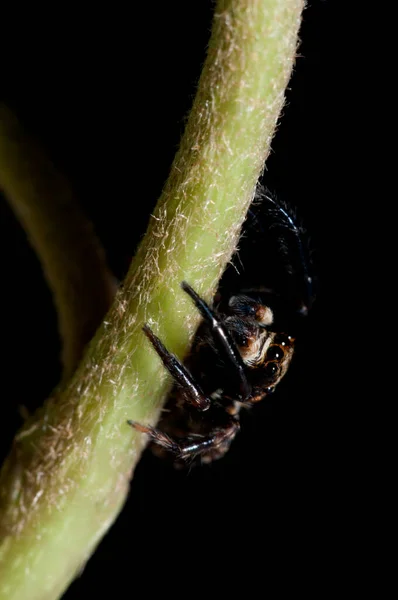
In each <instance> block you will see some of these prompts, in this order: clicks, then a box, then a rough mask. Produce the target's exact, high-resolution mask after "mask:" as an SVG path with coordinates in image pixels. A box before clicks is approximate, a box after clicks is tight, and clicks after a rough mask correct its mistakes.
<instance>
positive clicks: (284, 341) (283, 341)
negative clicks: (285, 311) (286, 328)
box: [274, 333, 294, 347]
mask: <svg viewBox="0 0 398 600" xmlns="http://www.w3.org/2000/svg"><path fill="white" fill-rule="evenodd" d="M274 341H275V343H276V344H278V345H280V346H284V347H286V346H291V345H292V344H293V342H294V340H293V338H292V336H291V335H285V334H284V333H279V334H278V335H277V336H276V337H275V338H274Z"/></svg>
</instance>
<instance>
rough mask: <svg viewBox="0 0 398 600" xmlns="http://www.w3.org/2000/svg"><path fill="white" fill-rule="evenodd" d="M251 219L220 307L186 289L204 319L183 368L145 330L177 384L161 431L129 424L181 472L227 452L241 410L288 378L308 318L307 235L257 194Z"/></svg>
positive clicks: (221, 293)
mask: <svg viewBox="0 0 398 600" xmlns="http://www.w3.org/2000/svg"><path fill="white" fill-rule="evenodd" d="M249 219H250V221H251V222H252V224H251V234H250V236H248V237H246V238H243V241H242V240H241V249H240V251H239V260H240V262H241V273H238V271H239V269H238V271H237V270H236V269H231V268H229V269H227V271H226V273H225V275H224V276H223V278H222V280H221V283H220V287H219V290H218V292H217V294H216V297H215V303H216V304H217V309H215V308H211V307H210V306H209V305H208V304H207V303H206V302H205V301H204V300H203V299H202V298H201V297H200V296H199V295H198V294H197V293H196V292H195V291H194V290H193V289H192V287H191V286H190V285H189V284H188V283H186V282H183V283H182V284H181V287H182V289H183V290H184V291H185V292H186V293H187V294H188V295H189V296H190V297H191V298H192V300H193V302H194V303H195V305H196V307H197V308H198V310H199V311H200V313H201V315H202V317H203V322H202V324H201V325H200V327H199V330H198V332H197V334H196V337H195V340H194V343H193V346H192V349H191V352H190V354H189V356H188V357H187V359H186V360H185V362H184V364H183V363H182V362H180V361H179V360H178V359H177V358H176V357H175V356H174V355H173V354H171V353H170V352H168V350H167V349H166V348H165V346H164V345H163V344H162V342H161V341H160V339H159V338H158V337H157V336H156V335H155V334H154V333H153V331H152V330H151V329H150V328H149V327H148V325H145V326H144V328H143V330H144V333H145V335H146V336H147V337H148V339H149V340H150V342H151V344H152V345H153V347H154V348H155V350H156V352H157V353H158V354H159V356H160V358H161V360H162V361H163V364H164V365H165V367H166V368H167V370H168V371H169V372H170V374H171V375H172V376H173V378H174V381H175V386H174V388H173V391H172V393H171V394H170V397H169V400H168V404H167V406H166V410H165V411H164V412H163V416H162V418H161V420H160V422H159V429H154V428H153V427H150V426H148V425H142V424H139V423H136V422H134V421H128V423H129V424H130V425H131V426H132V427H133V428H134V429H136V430H137V431H140V432H142V433H146V434H147V435H149V436H150V438H151V440H152V449H153V450H154V452H155V453H156V454H158V455H161V456H167V455H168V456H172V457H173V459H174V463H175V465H176V466H178V465H181V464H186V463H187V462H192V460H193V459H197V458H199V459H200V461H201V462H211V461H212V460H214V459H217V458H221V457H222V456H223V455H224V454H225V453H226V452H227V450H228V449H229V447H230V444H231V442H232V440H233V439H234V437H235V435H236V434H237V432H238V431H239V412H240V410H241V408H242V407H244V406H245V405H246V406H250V405H253V404H255V403H257V402H259V401H260V400H262V399H263V398H265V397H266V396H267V395H269V394H271V393H272V392H273V391H274V389H275V387H276V386H277V384H278V383H279V382H280V380H281V379H282V377H283V376H284V375H285V374H286V372H287V370H288V367H289V364H290V362H291V360H292V356H293V352H294V342H295V334H294V336H293V334H292V331H291V329H286V327H288V328H289V326H290V327H291V328H293V329H297V326H296V328H295V327H294V325H293V324H294V323H295V322H296V321H297V320H300V317H302V316H306V315H307V313H308V310H309V308H310V306H311V304H312V301H313V297H314V292H313V281H312V277H311V275H310V260H309V257H308V252H307V247H306V244H305V242H304V231H303V229H302V228H301V227H299V226H298V225H297V224H296V218H295V216H294V215H293V213H292V211H291V210H290V209H288V207H287V206H286V205H285V204H283V203H281V202H278V201H276V200H275V199H274V198H272V197H271V196H270V195H268V194H264V193H263V192H262V191H260V193H258V194H257V197H256V200H255V202H254V203H253V207H252V209H251V210H250V211H249ZM264 228H265V229H266V230H267V235H266V236H264V233H265V229H264ZM253 229H254V230H256V235H255V236H254V238H253ZM275 242H276V248H277V252H276V253H275V251H274V252H273V255H274V257H275V254H276V255H277V260H276V258H274V260H273V261H272V264H276V265H278V267H277V268H276V269H272V268H270V269H269V271H270V273H271V274H272V271H274V273H273V275H271V280H272V284H271V285H272V287H271V288H270V287H264V285H263V279H264V276H263V273H262V270H260V269H259V267H258V260H263V261H264V257H266V256H267V254H268V255H272V253H270V252H269V250H270V248H268V246H272V245H273V244H274V245H275ZM274 250H275V247H274ZM255 258H257V259H258V260H257V261H254V260H253V259H255ZM253 265H254V268H252V267H253ZM281 265H283V269H282V270H281V271H282V273H283V276H282V277H280V276H279V275H278V272H279V268H280V266H281ZM276 290H278V292H277V291H276ZM278 313H279V314H280V316H279V318H277V319H276V318H275V317H274V314H278ZM285 331H289V333H284V332H285Z"/></svg>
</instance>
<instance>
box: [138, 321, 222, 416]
mask: <svg viewBox="0 0 398 600" xmlns="http://www.w3.org/2000/svg"><path fill="white" fill-rule="evenodd" d="M143 331H144V333H145V335H146V336H147V338H148V339H149V341H150V342H151V344H152V346H153V347H154V348H155V350H156V352H157V353H158V355H159V356H160V358H161V360H162V362H163V364H164V366H165V367H166V369H167V370H168V371H169V373H170V375H172V377H173V378H174V380H175V382H176V383H178V384H179V385H180V386H181V389H182V391H183V394H184V398H185V399H186V400H187V402H189V403H190V404H192V406H194V407H195V408H197V409H198V410H200V411H205V410H208V409H209V408H210V404H211V400H210V398H208V397H207V396H206V395H205V394H204V392H203V391H202V389H201V387H200V385H199V384H198V383H197V382H196V381H195V379H194V378H193V377H192V375H191V373H190V372H189V371H188V369H187V368H186V367H185V366H184V365H183V364H182V362H180V361H179V360H178V358H177V357H176V356H174V354H171V352H169V351H168V350H167V348H166V347H165V346H164V345H163V344H162V342H161V341H160V339H159V338H158V337H157V336H156V335H155V334H154V333H153V331H152V330H151V329H150V327H148V325H144V327H143Z"/></svg>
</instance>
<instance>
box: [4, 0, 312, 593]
mask: <svg viewBox="0 0 398 600" xmlns="http://www.w3.org/2000/svg"><path fill="white" fill-rule="evenodd" d="M302 8H303V2H302V1H299V0H257V1H254V0H252V1H249V0H229V1H227V0H221V1H219V2H218V4H217V7H216V14H215V18H214V26H213V32H212V37H211V41H210V46H209V52H208V57H207V60H206V63H205V66H204V70H203V74H202V76H201V79H200V83H199V89H198V93H197V97H196V99H195V102H194V106H193V109H192V112H191V115H190V117H189V121H188V124H187V127H186V131H185V134H184V137H183V139H182V142H181V147H180V150H179V152H178V154H177V156H176V159H175V162H174V164H173V166H172V169H171V174H170V178H169V180H168V182H167V184H166V186H165V189H164V192H163V194H162V196H161V198H160V200H159V202H158V205H157V207H156V210H155V212H154V214H153V216H152V218H151V220H150V224H149V228H148V232H147V234H146V237H145V238H144V240H143V243H142V244H141V246H140V248H139V251H138V253H137V255H136V257H135V259H134V260H133V263H132V266H131V269H130V271H129V274H128V276H127V278H126V281H125V283H124V285H123V287H122V288H121V289H120V291H119V293H118V294H117V297H116V301H115V302H114V304H113V306H112V308H111V310H110V312H109V313H108V315H107V317H106V319H105V321H104V323H103V325H102V326H101V328H100V330H99V331H98V332H97V334H96V336H95V338H94V339H93V341H92V343H91V344H90V346H89V348H88V350H87V353H86V354H85V357H84V360H83V361H82V363H81V365H80V366H79V368H78V370H77V372H76V373H75V375H74V377H73V379H72V381H71V382H70V384H69V385H68V386H67V387H66V388H65V389H64V390H62V391H61V392H60V393H59V394H58V397H57V398H55V399H51V400H49V401H48V402H47V403H46V405H45V407H44V409H43V411H42V412H41V413H40V415H38V416H36V417H35V419H34V420H32V422H30V423H27V425H26V427H25V429H24V430H23V431H22V432H21V433H20V434H19V436H18V437H17V439H16V442H15V444H14V447H13V450H12V453H11V456H10V457H9V459H8V461H7V463H6V466H5V468H4V470H3V474H2V478H1V481H0V493H1V499H2V505H3V507H2V516H1V519H0V531H1V536H2V538H3V540H2V545H1V547H0V548H1V549H0V557H1V558H0V560H1V559H2V563H1V567H0V581H1V583H0V598H1V599H3V598H4V599H6V598H7V599H13V600H14V599H15V600H16V599H17V598H18V600H24V599H25V598H29V599H31V600H36V599H37V600H38V599H40V600H47V599H53V598H56V597H59V595H60V594H61V593H62V591H63V590H64V589H65V588H66V586H67V585H68V583H69V582H70V581H71V579H73V577H74V576H75V575H76V573H77V572H78V571H79V570H80V569H81V567H82V565H83V564H84V562H85V561H86V560H87V559H88V557H89V556H90V554H91V553H92V551H93V549H94V548H95V546H96V545H97V544H98V542H99V540H100V539H101V537H102V536H103V534H104V533H105V532H106V531H107V529H108V528H109V526H110V525H111V523H112V522H113V521H114V519H115V518H116V516H117V514H118V512H119V510H120V508H121V507H122V505H123V503H124V500H125V497H126V493H127V491H128V486H129V481H130V478H131V475H132V471H133V469H134V466H135V464H136V463H137V461H138V459H139V456H140V453H141V450H142V448H143V445H144V444H145V441H146V440H145V439H144V438H145V436H143V435H142V434H137V433H135V432H133V431H131V430H130V429H129V427H128V426H127V425H126V420H127V419H129V418H130V419H133V420H136V421H140V422H143V423H150V424H154V423H155V422H156V420H157V417H158V414H159V410H160V408H161V406H162V403H163V401H164V398H165V394H166V393H167V391H168V390H169V388H170V384H171V382H170V378H169V376H168V375H167V373H166V372H165V370H164V369H163V368H162V365H161V363H160V360H159V358H158V357H157V355H156V354H155V352H154V351H153V350H152V349H151V347H150V345H149V344H148V341H147V339H146V338H145V336H144V335H143V333H142V330H141V328H142V325H143V323H144V322H147V323H149V324H150V325H151V327H152V328H153V329H154V331H155V333H157V334H158V335H159V336H160V337H161V338H162V339H163V340H164V342H165V344H166V345H167V347H168V348H170V350H171V351H172V352H174V353H176V354H177V355H178V356H182V355H183V354H184V353H185V352H186V351H187V348H188V346H189V342H190V341H191V340H192V336H193V334H194V331H195V328H196V326H197V324H198V320H199V317H198V315H197V311H195V310H194V308H193V306H192V303H191V301H190V300H189V298H186V297H185V294H184V293H183V292H182V291H181V288H180V282H181V281H182V280H184V279H185V280H187V281H188V282H189V283H191V285H193V287H194V288H195V289H196V290H197V291H198V292H199V293H201V294H203V295H204V296H205V297H206V298H207V299H209V300H210V298H211V296H212V294H213V292H214V290H215V288H216V285H217V282H218V280H219V277H220V275H221V273H222V271H223V269H224V268H225V265H226V263H227V262H228V260H229V259H230V257H231V255H232V253H233V251H234V249H235V247H236V243H237V240H238V237H239V231H240V228H241V225H242V222H243V220H244V218H245V214H246V211H247V208H248V206H249V204H250V201H251V200H252V197H253V193H254V189H255V185H256V181H257V179H258V177H259V175H260V174H261V172H262V169H263V165H264V160H265V158H266V156H267V154H268V152H269V148H270V142H271V139H272V135H273V132H274V128H275V124H276V121H277V118H278V115H279V112H280V110H281V107H282V104H283V97H284V90H285V87H286V84H287V82H288V79H289V76H290V73H291V68H292V64H293V61H294V57H295V50H296V44H297V32H298V28H299V24H300V18H301V11H302ZM159 502H160V504H161V499H159ZM137 518H139V516H138V515H137ZM133 566H134V556H132V567H133Z"/></svg>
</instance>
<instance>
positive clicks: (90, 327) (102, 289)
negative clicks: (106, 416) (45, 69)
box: [0, 104, 116, 381]
mask: <svg viewBox="0 0 398 600" xmlns="http://www.w3.org/2000/svg"><path fill="white" fill-rule="evenodd" d="M0 187H1V188H2V189H3V190H4V192H5V197H6V198H7V200H8V201H9V203H10V205H11V206H12V208H13V209H14V212H15V214H16V216H17V217H18V219H19V220H20V222H21V225H22V226H23V228H24V229H25V231H26V233H27V235H28V238H29V240H30V242H31V244H32V246H33V248H34V249H35V250H36V252H37V254H38V256H39V258H40V261H41V263H42V266H43V270H44V275H45V277H46V280H47V283H48V285H49V287H50V288H51V291H52V292H53V297H54V302H55V307H56V309H57V314H58V322H59V329H60V334H61V339H62V364H63V370H64V371H63V375H64V380H65V381H66V380H68V379H69V377H70V376H71V375H72V373H73V371H74V370H75V368H76V367H77V365H78V364H79V361H80V359H81V358H82V354H83V349H84V347H85V346H86V344H87V343H88V342H89V341H90V340H91V338H92V337H93V335H94V333H95V331H96V329H97V327H98V326H99V324H100V323H101V320H102V319H103V317H104V315H105V313H106V311H107V310H108V309H109V306H110V304H111V302H112V299H113V296H114V294H115V290H116V286H115V281H114V278H113V277H112V275H111V273H110V271H108V268H107V266H106V264H105V256H104V253H103V250H102V248H101V246H100V243H99V241H98V240H97V238H96V236H95V234H94V231H93V228H92V226H91V224H90V223H89V222H88V220H87V219H86V217H85V216H84V215H83V213H82V211H81V209H80V208H79V206H78V203H77V200H76V199H75V198H74V195H73V193H72V191H71V189H70V187H69V185H68V183H67V181H66V180H65V178H64V177H62V175H61V174H60V173H58V172H57V170H56V169H55V167H54V166H53V164H52V163H51V162H50V160H49V159H48V158H47V157H46V156H45V154H44V152H43V151H42V150H41V148H39V147H38V145H37V143H35V142H34V141H33V140H32V139H31V138H29V137H28V136H27V134H26V133H25V131H24V130H23V127H22V126H21V124H20V123H19V122H18V120H17V119H16V117H15V116H14V115H13V114H12V112H11V111H10V110H9V109H8V108H7V107H6V106H4V105H1V104H0Z"/></svg>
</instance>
